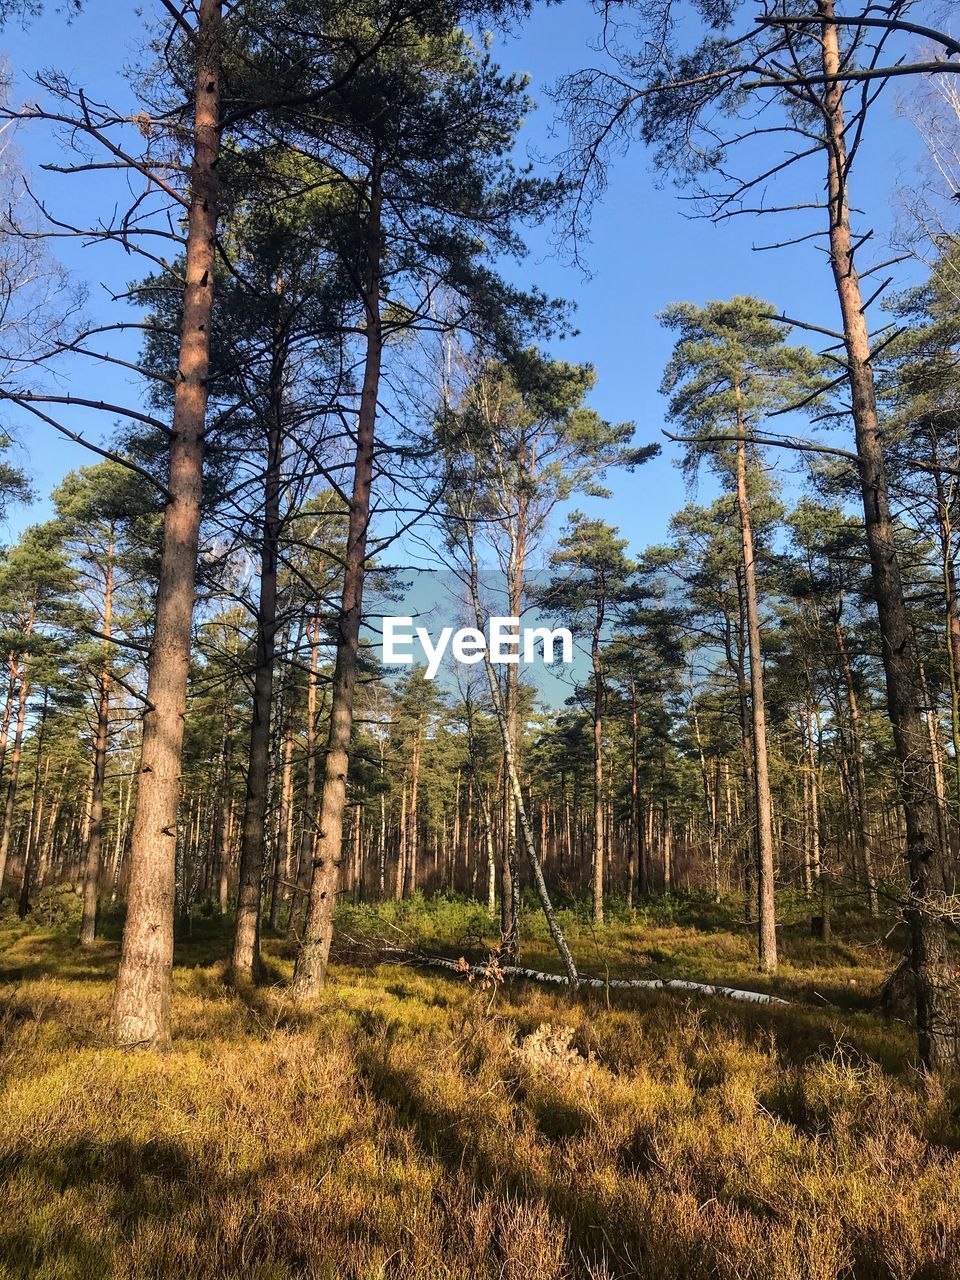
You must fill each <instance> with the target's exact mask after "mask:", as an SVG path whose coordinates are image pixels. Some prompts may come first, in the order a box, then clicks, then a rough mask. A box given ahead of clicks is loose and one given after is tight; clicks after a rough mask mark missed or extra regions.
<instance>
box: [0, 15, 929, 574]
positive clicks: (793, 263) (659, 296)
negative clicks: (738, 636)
mask: <svg viewBox="0 0 960 1280" xmlns="http://www.w3.org/2000/svg"><path fill="white" fill-rule="evenodd" d="M156 9H159V6H156ZM143 12H144V14H145V15H146V16H147V17H152V16H153V15H154V13H155V9H154V6H153V4H152V2H151V0H147V3H146V4H145V5H144V10H143ZM144 21H145V19H144V17H143V16H139V15H138V13H137V11H136V10H134V9H133V8H132V7H128V6H127V5H125V4H117V3H116V2H115V0H109V2H108V0H88V4H87V6H86V11H85V12H84V13H83V14H81V16H80V17H78V18H76V19H74V20H73V21H72V22H71V23H70V24H69V25H68V24H66V23H64V22H63V21H62V20H61V19H59V18H56V17H53V16H51V17H48V18H46V19H44V20H43V21H42V22H39V23H35V24H33V25H32V26H31V27H30V28H28V29H27V30H25V31H21V30H18V29H12V30H7V31H6V32H4V33H3V34H2V38H0V47H2V48H3V51H4V53H5V56H6V58H7V60H8V62H9V64H10V66H11V68H12V69H13V71H14V73H15V76H16V80H15V88H14V98H15V99H16V100H22V99H23V98H24V97H26V98H29V95H30V87H29V76H30V74H31V73H32V72H33V71H34V70H35V69H36V68H38V67H55V68H58V69H62V70H64V71H66V72H68V73H69V74H71V75H72V76H73V77H75V78H76V79H77V80H79V81H81V82H82V83H84V84H85V85H87V86H88V88H89V90H90V92H91V94H92V95H93V96H101V97H102V98H103V99H104V100H110V101H121V102H122V101H128V100H129V89H128V87H127V86H126V84H125V82H124V80H123V78H122V75H121V74H120V72H121V70H122V68H123V66H124V65H125V64H128V63H129V62H131V61H132V60H133V59H134V57H135V55H136V49H137V45H138V42H139V40H140V39H141V38H142V35H143V32H144ZM598 32H599V22H598V19H597V17H596V15H595V14H594V13H593V11H592V10H591V9H590V8H589V6H588V5H586V4H585V3H582V0H580V2H577V3H566V4H563V5H562V6H551V7H550V8H544V7H539V8H538V9H537V10H536V11H535V13H534V14H533V16H532V18H531V19H530V20H529V21H528V22H527V23H526V24H525V25H524V27H523V29H522V30H521V31H519V32H518V33H517V34H516V35H515V36H511V37H499V38H498V39H497V40H496V42H495V51H496V54H497V57H498V59H499V60H500V62H501V63H502V65H503V66H504V67H505V68H507V69H510V70H516V71H525V72H528V73H529V74H530V76H531V78H532V86H531V91H532V93H533V94H534V97H535V98H536V99H537V101H538V103H539V108H538V110H537V111H536V112H535V113H533V115H532V116H531V118H530V119H529V120H528V122H527V124H526V125H525V128H524V130H523V134H522V136H521V147H520V150H521V155H524V154H527V153H529V154H530V155H532V156H536V157H538V158H539V157H542V156H545V155H550V154H554V153H556V152H557V151H558V150H559V149H560V147H561V145H562V141H563V139H562V136H561V135H560V134H559V132H558V131H557V129H556V128H554V127H552V125H553V120H554V116H555V106H554V104H553V103H552V101H551V100H550V97H549V94H548V88H549V86H551V85H552V84H554V83H555V81H556V80H557V78H558V77H559V76H561V75H562V74H563V73H565V72H568V71H571V70H574V69H576V68H577V67H579V66H584V65H593V64H595V63H596V62H597V60H598V55H597V54H596V53H595V52H594V50H593V49H592V48H591V45H592V44H593V42H594V41H595V39H596V36H597V34H598ZM873 123H874V129H873V134H872V136H871V138H870V140H869V142H868V144H867V146H866V148H865V150H864V152H863V154H862V157H861V160H860V170H859V176H858V185H857V204H858V205H859V206H860V207H862V208H863V209H865V210H867V211H868V212H869V219H868V220H867V221H866V222H865V224H864V226H866V225H870V226H873V227H874V228H875V229H876V239H877V243H878V246H879V250H880V251H879V253H878V256H881V257H885V256H888V255H887V254H885V253H883V251H882V250H883V241H884V239H885V237H886V235H887V234H888V232H889V229H890V225H891V220H892V212H891V208H892V202H893V193H894V191H895V188H896V186H897V184H898V182H899V181H900V180H901V179H902V178H903V177H904V175H906V177H907V180H909V177H910V173H911V170H912V168H913V167H914V166H915V164H916V163H917V162H918V161H919V159H920V152H921V147H920V142H919V140H918V138H917V136H916V134H915V133H914V131H913V129H912V126H910V125H908V124H907V123H905V122H904V121H902V120H900V119H898V118H897V116H896V113H895V111H894V109H893V98H892V95H890V98H889V102H888V104H887V105H886V106H885V107H883V108H881V109H880V113H878V115H877V116H875V117H874V121H873ZM17 145H18V147H19V150H20V152H21V154H22V155H23V157H24V159H25V160H26V163H27V165H28V166H30V167H33V168H36V167H37V166H39V165H40V164H41V163H43V162H44V161H46V160H49V159H50V158H51V154H50V138H49V135H43V134H41V133H40V132H39V131H37V130H35V129H34V128H33V127H32V126H28V127H24V128H22V129H21V130H20V132H19V135H18V140H17ZM36 186H37V188H38V190H41V191H43V192H44V193H45V194H47V195H49V196H50V197H51V199H53V200H54V201H56V202H58V207H60V208H63V207H64V205H63V204H62V203H59V202H62V201H64V200H65V199H69V201H70V207H71V215H72V216H73V217H74V218H75V220H77V221H82V220H83V218H84V217H90V216H94V215H95V213H96V211H97V209H98V205H99V203H100V202H101V201H102V199H103V194H104V188H103V185H102V181H101V180H96V181H93V180H87V179H76V178H57V177H54V176H52V175H46V174H40V173H38V174H37V175H36ZM685 212H688V210H685V207H684V206H683V205H682V203H681V202H680V201H679V200H678V198H677V194H676V191H675V190H674V189H673V188H672V187H671V186H670V184H669V183H664V182H662V181H660V180H658V179H656V178H655V176H654V175H653V174H652V172H651V169H650V166H649V162H648V158H647V156H646V155H645V154H644V152H643V151H642V149H641V148H640V147H636V148H634V149H633V150H632V151H631V152H630V153H629V154H628V155H626V156H623V157H621V158H620V159H619V160H618V161H617V162H616V163H615V164H614V167H613V170H612V173H611V177H610V183H609V187H608V190H607V192H606V194H605V196H604V198H603V201H602V203H601V204H600V205H599V206H598V207H597V208H596V210H595V213H594V217H593V223H592V234H591V241H590V243H589V244H588V245H587V246H586V247H585V254H584V256H585V258H586V260H587V262H588V264H589V268H590V275H589V277H585V276H584V274H583V272H582V271H581V270H580V269H579V268H578V267H576V266H574V265H573V264H572V263H570V262H569V261H568V260H565V259H564V257H563V256H562V255H558V254H557V252H556V251H555V249H554V246H553V240H554V237H553V235H552V233H551V232H550V231H549V230H547V229H543V230H537V232H536V233H535V234H534V235H533V236H532V237H531V240H530V254H529V256H528V258H527V259H526V261H525V262H524V264H523V265H522V267H521V268H520V269H519V272H518V274H519V277H520V279H521V280H522V281H523V282H525V283H536V284H538V285H540V286H541V287H542V288H544V289H545V290H547V291H548V292H549V293H551V294H554V295H556V296H561V297H566V298H571V299H574V300H575V301H576V303H577V304H578V310H577V314H576V325H577V327H578V329H579V333H578V335H577V336H575V337H573V338H571V339H568V340H566V341H565V342H564V343H562V344H560V345H558V346H557V348H556V354H557V355H562V356H563V357H564V358H566V359H572V360H586V361H590V362H591V363H592V364H594V365H595V366H596V369H597V373H598V379H597V386H596V390H595V392H594V394H593V396H592V404H593V406H594V408H596V409H597V410H598V411H599V412H600V413H602V414H603V415H604V416H605V417H608V418H611V419H614V420H617V421H623V420H632V421H634V422H635V423H636V424H637V442H638V443H645V442H648V441H651V440H659V439H661V436H660V432H661V429H662V427H663V425H664V422H663V412H664V405H663V400H662V398H661V397H660V396H659V394H658V392H657V386H658V384H659V381H660V376H661V373H662V370H663V366H664V364H665V362H666V359H667V357H668V355H669V349H670V340H669V335H668V334H666V333H665V332H664V331H663V330H662V329H661V328H660V326H659V324H658V323H657V321H656V318H655V317H656V313H657V312H658V311H659V310H661V309H662V308H663V307H664V306H665V305H666V304H668V303H669V302H673V301H679V300H685V299H690V300H693V301H705V300H707V299H708V298H718V297H727V296H730V295H731V294H734V293H747V292H749V293H756V294H760V295H761V296H765V297H767V298H769V299H770V300H771V301H773V302H774V303H775V304H776V305H777V306H778V307H779V308H780V309H782V310H785V311H786V312H787V313H788V314H792V315H796V316H799V317H802V318H804V319H807V320H810V321H812V322H815V323H820V324H824V325H826V326H827V327H834V326H835V324H836V320H835V318H834V309H835V304H834V303H833V301H832V299H831V292H830V279H829V270H828V264H827V261H826V258H825V256H824V255H823V254H822V253H820V252H818V251H817V250H815V249H813V248H808V247H799V248H795V249H790V250H786V251H781V252H777V253H756V252H753V251H752V249H751V245H752V244H753V243H754V242H760V243H762V242H763V241H765V240H771V239H780V238H782V237H781V235H780V234H778V232H781V231H782V229H783V225H782V223H780V222H779V221H778V220H776V219H772V218H771V219H765V220H759V221H758V220H756V219H747V218H744V219H734V220H733V221H732V222H730V223H727V224H725V225H724V226H720V227H717V226H713V225H712V224H710V223H708V222H705V221H701V220H696V219H691V218H689V217H687V216H685ZM59 247H60V249H61V250H62V251H61V253H60V256H61V260H62V261H63V262H64V263H65V264H66V265H67V266H68V267H69V268H70V269H71V271H73V272H75V273H76V274H77V276H78V277H79V278H80V279H82V280H84V281H86V282H87V284H88V286H89V289H90V304H89V309H90V311H91V312H93V313H94V314H95V313H96V310H97V308H98V307H99V306H100V305H101V302H100V299H102V298H103V297H104V296H105V295H104V293H103V284H104V283H106V284H107V285H109V286H113V287H122V285H123V284H124V282H125V281H127V280H128V279H131V278H133V277H134V276H135V275H136V274H137V270H138V268H137V265H136V263H135V262H134V261H132V260H130V259H124V258H123V256H122V254H119V253H117V252H116V251H113V250H111V251H109V252H107V253H105V252H104V251H102V250H100V249H86V250H84V249H82V248H81V247H80V246H79V244H78V243H77V242H75V241H67V242H60V245H59ZM905 282H906V277H904V283H905ZM72 389H73V390H74V391H75V393H76V394H79V395H94V394H95V395H97V396H104V397H109V398H113V397H115V396H118V397H120V396H122V398H123V399H124V400H129V399H130V397H131V395H136V393H137V392H136V387H135V385H133V384H132V382H131V380H130V379H128V378H127V375H125V374H123V373H118V372H117V371H116V370H113V369H100V370H99V371H95V370H93V369H89V368H88V369H87V371H86V378H85V383H84V382H81V381H80V379H78V381H77V382H76V383H75V385H74V386H73V388H72ZM64 420H65V421H68V422H69V425H71V426H72V427H74V429H81V430H84V431H87V432H89V434H90V435H91V437H93V438H96V434H97V432H98V430H99V429H100V427H101V426H102V425H103V424H102V423H101V422H100V421H99V419H97V418H96V417H95V416H93V415H89V414H88V415H84V414H82V413H79V412H78V413H75V414H73V415H72V416H70V417H69V419H68V418H67V417H65V418H64ZM16 433H17V437H18V439H19V440H20V441H21V442H22V451H21V464H22V465H25V466H26V467H27V469H28V470H29V471H30V472H31V473H32V474H33V476H34V477H35V483H36V487H37V490H38V493H39V494H40V496H41V497H45V495H46V494H47V493H48V492H49V489H50V487H51V485H52V484H53V483H55V482H56V481H57V480H58V479H59V478H60V477H61V476H62V475H63V474H64V473H65V471H67V470H68V469H70V468H71V467H75V466H78V465H82V464H84V463H86V462H90V461H92V460H93V459H92V458H91V456H90V455H89V454H86V453H85V452H84V451H83V450H81V449H80V448H79V447H78V446H73V445H70V444H69V443H67V442H64V441H62V440H60V439H58V438H57V437H55V436H54V435H53V434H52V433H49V432H48V430H47V429H46V428H43V427H40V426H39V425H38V426H33V425H29V424H21V425H19V426H17V427H16ZM675 456H676V454H675V450H674V446H671V445H669V444H666V443H665V445H664V453H663V455H662V456H661V457H660V458H659V459H657V460H655V461H654V462H652V463H650V464H648V465H647V466H646V467H644V468H643V469H641V470H640V471H638V472H636V473H633V474H630V473H626V474H621V475H617V476H614V477H613V478H612V480H611V488H612V489H613V495H612V497H611V498H610V499H609V500H606V501H603V502H598V501H591V502H587V503H584V504H582V505H585V506H586V507H587V508H588V509H589V510H591V512H592V513H595V514H598V515H601V514H602V515H603V516H604V518H605V519H607V520H609V521H610V522H611V523H614V524H617V525H619V526H620V528H621V530H622V532H623V534H624V536H626V537H627V538H628V539H629V541H630V545H631V548H632V549H633V550H634V551H638V550H639V549H641V548H642V547H644V546H646V545H648V544H650V543H652V542H658V541H661V540H663V538H664V536H665V532H666V527H667V522H668V520H669V517H670V514H671V513H672V512H673V511H675V510H676V509H677V508H678V507H679V506H681V505H683V503H684V501H685V500H686V497H687V494H686V491H685V488H684V483H683V480H682V478H681V476H680V473H679V471H678V469H677V468H676V466H675V465H674V461H673V460H674V457H675ZM787 457H788V458H789V459H791V460H792V458H793V455H787ZM707 483H708V482H706V481H704V482H703V484H704V488H702V490H701V492H700V494H699V496H700V497H701V498H707V497H709V490H708V488H707V487H706V485H707ZM45 514H46V511H45V507H44V504H42V503H38V504H37V505H36V506H35V507H34V508H33V509H32V510H30V511H28V512H24V511H22V510H21V511H15V512H13V513H12V514H11V517H10V518H9V520H8V525H9V528H8V530H7V536H9V535H10V533H12V532H13V531H15V529H16V528H17V527H19V526H20V525H22V524H23V523H24V522H26V521H29V520H35V519H40V518H43V516H44V515H45Z"/></svg>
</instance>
